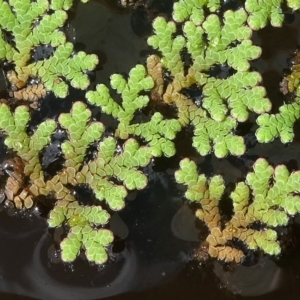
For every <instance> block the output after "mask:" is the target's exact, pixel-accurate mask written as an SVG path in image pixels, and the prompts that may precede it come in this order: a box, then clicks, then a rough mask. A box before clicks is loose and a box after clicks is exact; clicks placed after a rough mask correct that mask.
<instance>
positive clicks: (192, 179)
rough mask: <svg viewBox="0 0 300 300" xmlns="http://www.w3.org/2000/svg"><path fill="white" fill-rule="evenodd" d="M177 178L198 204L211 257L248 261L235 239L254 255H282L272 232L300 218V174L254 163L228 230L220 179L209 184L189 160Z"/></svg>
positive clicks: (236, 195) (239, 190)
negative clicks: (222, 207) (253, 252)
mask: <svg viewBox="0 0 300 300" xmlns="http://www.w3.org/2000/svg"><path fill="white" fill-rule="evenodd" d="M175 178H176V180H177V182H178V183H181V184H184V185H186V186H187V191H186V193H185V197H186V198H187V199H188V200H190V201H193V202H196V203H198V204H199V207H200V208H199V209H198V210H197V211H196V216H197V217H198V218H199V219H200V220H202V221H203V222H205V224H206V225H207V227H208V229H209V235H208V236H207V238H206V241H207V242H208V245H209V246H208V254H209V255H210V256H211V257H215V258H219V259H221V260H225V261H235V262H240V261H241V260H242V259H243V257H244V256H245V253H244V252H243V251H242V250H240V249H238V248H236V247H234V245H235V244H234V240H235V239H239V240H241V241H243V242H244V243H245V244H246V245H247V247H248V248H249V249H252V250H256V249H261V250H262V251H263V252H265V253H267V254H270V255H277V254H279V253H280V251H281V249H280V245H279V243H278V242H277V233H276V231H275V230H274V229H272V228H275V227H277V226H284V225H287V223H288V220H289V218H290V216H293V215H295V214H296V213H299V212H300V171H297V172H293V173H289V171H288V170H287V168H286V167H285V166H284V165H279V166H277V167H276V168H275V169H274V168H273V167H272V166H270V165H269V164H268V162H267V161H266V160H265V159H262V158H261V159H258V160H257V161H256V162H255V163H254V165H253V172H250V173H248V175H247V177H246V181H245V182H240V183H238V184H237V185H236V187H235V190H234V191H233V192H232V193H231V194H230V198H231V199H232V202H233V214H232V217H231V219H230V220H229V221H228V222H226V223H225V224H224V222H223V220H222V216H221V213H220V210H219V203H220V200H221V198H222V196H223V194H224V190H225V184H224V180H223V178H222V177H221V176H213V177H212V178H210V179H208V178H206V177H205V175H203V174H200V175H199V174H198V172H197V166H196V164H195V163H194V162H193V161H191V160H189V159H184V160H182V161H181V162H180V169H179V170H178V171H177V172H176V173H175ZM253 224H256V225H257V224H261V229H254V228H255V227H253V226H252V225H253ZM256 228H257V226H256Z"/></svg>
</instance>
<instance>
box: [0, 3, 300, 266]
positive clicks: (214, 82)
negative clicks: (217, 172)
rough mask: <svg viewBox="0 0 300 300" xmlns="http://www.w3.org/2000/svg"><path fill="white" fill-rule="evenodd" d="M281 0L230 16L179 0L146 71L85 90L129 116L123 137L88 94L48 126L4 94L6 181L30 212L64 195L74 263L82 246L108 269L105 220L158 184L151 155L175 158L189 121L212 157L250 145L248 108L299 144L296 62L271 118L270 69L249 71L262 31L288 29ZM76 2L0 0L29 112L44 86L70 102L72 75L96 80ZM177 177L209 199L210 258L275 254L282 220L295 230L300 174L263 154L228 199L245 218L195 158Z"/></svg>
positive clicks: (159, 27) (4, 49)
mask: <svg viewBox="0 0 300 300" xmlns="http://www.w3.org/2000/svg"><path fill="white" fill-rule="evenodd" d="M82 2H87V1H85V0H82ZM123 2H124V1H123ZM129 2H130V3H131V2H132V3H133V2H135V1H129ZM129 2H128V3H129ZM124 3H125V2H124ZM281 3H282V1H281V0H274V1H263V0H246V1H245V5H244V7H240V8H238V9H236V10H234V11H233V10H225V11H223V10H222V9H220V8H221V6H222V4H221V1H219V0H203V1H198V0H180V1H177V2H175V3H174V7H173V8H174V9H173V14H172V20H170V21H168V20H166V19H165V18H164V17H161V16H159V17H157V18H156V19H155V20H154V22H153V31H154V32H153V35H152V36H150V37H149V39H148V44H149V45H150V46H151V47H152V48H154V49H155V50H156V52H158V53H160V55H150V56H149V57H148V58H147V66H146V67H144V66H143V65H140V64H138V65H136V66H135V67H133V68H132V69H131V70H130V72H129V74H128V77H125V76H123V75H120V74H113V75H111V77H110V87H108V86H106V85H104V84H98V85H97V86H96V89H95V90H89V91H88V92H87V93H86V99H87V101H88V105H90V106H93V107H96V108H97V109H99V108H100V110H101V112H102V113H105V114H107V115H110V116H111V117H112V118H113V119H115V120H116V121H117V122H118V124H117V126H116V129H115V131H114V134H113V135H110V136H107V133H106V132H105V127H104V125H103V124H102V123H100V122H98V121H97V120H96V119H92V112H91V110H90V108H88V106H87V104H85V103H83V102H80V101H77V102H75V103H73V105H72V109H71V111H70V112H69V113H61V114H60V115H59V117H58V119H57V120H44V121H43V122H42V123H41V124H39V125H38V126H36V128H34V129H32V128H31V127H30V129H29V130H28V129H27V127H28V126H29V125H28V124H29V122H30V117H31V115H30V109H29V107H28V106H25V105H22V106H18V107H17V108H15V106H14V105H10V104H11V103H10V102H7V101H5V100H3V101H2V102H3V103H1V104H0V130H1V131H2V132H3V133H4V135H5V136H6V137H5V145H6V146H7V147H8V148H9V149H11V153H10V155H11V157H12V158H9V159H7V160H5V162H4V163H3V164H2V165H3V166H2V168H3V169H4V170H5V172H6V174H7V175H8V178H7V181H6V185H5V194H6V198H7V201H6V204H10V205H11V204H13V205H15V207H16V208H19V209H20V208H31V207H34V206H35V205H36V202H37V201H39V200H40V201H44V200H47V201H45V202H49V201H50V202H52V206H53V207H51V211H50V213H49V218H48V223H49V226H50V227H58V226H64V228H67V230H68V233H67V236H66V237H65V238H64V240H63V241H62V242H61V257H62V260H63V261H65V262H72V261H74V260H75V258H76V257H77V256H78V255H79V253H80V251H81V250H84V251H85V254H86V257H87V259H88V260H89V261H91V262H94V263H96V264H102V263H104V262H106V261H107V259H108V254H107V252H108V247H109V245H110V244H111V243H112V242H113V239H114V237H113V232H112V231H111V230H110V229H109V228H108V227H107V225H108V224H109V219H110V213H113V211H119V210H121V209H122V208H123V207H124V205H125V198H126V196H127V192H128V190H135V189H137V190H140V189H143V188H145V187H146V186H147V183H148V180H147V177H146V175H145V174H144V173H143V172H142V171H143V170H142V168H143V167H145V166H147V165H148V164H149V162H150V161H151V159H152V158H153V157H159V156H165V157H171V156H173V155H175V153H176V145H175V142H174V140H175V138H176V135H177V133H178V132H180V131H181V130H182V129H183V128H187V127H191V128H192V129H193V137H192V144H193V146H194V148H195V149H196V150H197V151H198V153H199V154H200V155H202V156H204V155H207V154H209V153H211V152H214V154H215V155H216V157H218V158H224V157H226V156H227V155H229V154H231V155H237V156H240V155H243V154H244V153H245V151H246V145H245V143H244V139H243V137H242V136H238V135H236V129H237V126H238V124H239V123H242V122H246V121H247V120H248V119H249V117H250V114H253V115H259V116H258V118H257V123H258V125H259V129H258V130H257V132H256V136H257V139H258V141H259V142H269V141H272V140H273V139H274V138H276V137H280V138H281V141H282V142H284V143H286V142H289V141H290V140H292V138H293V125H294V122H295V121H296V120H297V119H299V117H300V106H299V103H298V102H299V97H298V95H297V93H298V89H299V78H298V77H299V76H298V71H299V70H298V63H296V62H295V64H294V66H293V70H292V74H291V75H290V76H288V77H287V78H286V84H287V86H288V89H289V92H295V93H296V97H295V99H294V101H293V103H289V104H284V105H283V106H282V107H281V108H280V112H279V113H278V114H275V115H274V114H270V113H269V112H270V110H271V102H270V100H269V99H268V98H267V97H266V91H265V89H264V87H263V86H262V85H261V82H262V78H261V76H260V74H259V73H258V72H255V71H252V70H251V69H250V62H251V61H252V60H255V59H257V58H258V57H259V56H260V55H261V51H262V50H261V48H260V47H258V46H256V45H254V44H253V43H252V40H251V35H252V31H253V30H258V29H260V28H263V27H265V26H266V25H267V24H268V22H270V23H271V25H273V26H281V24H282V22H283V16H284V15H283V11H282V9H281ZM72 4H73V0H52V1H50V0H49V1H47V0H37V1H30V0H25V1H21V0H10V1H1V0H0V15H1V16H3V17H2V18H1V19H0V61H1V62H6V63H7V64H6V65H7V70H8V72H7V74H6V76H7V79H8V82H9V85H10V86H9V87H8V88H11V87H12V90H13V97H14V98H15V99H20V100H25V101H24V102H25V104H27V103H28V102H26V101H28V100H29V105H30V106H31V107H34V108H35V107H36V104H35V102H36V101H38V100H39V99H40V98H42V97H44V96H45V95H46V92H53V93H54V94H55V96H58V97H61V98H63V97H65V96H66V95H67V93H68V84H67V83H68V82H69V83H70V84H71V85H72V86H73V87H75V88H80V89H83V90H85V89H87V87H88V86H89V78H88V76H87V74H86V73H87V71H90V70H93V69H94V68H95V65H96V64H97V63H98V58H97V57H96V56H95V55H87V54H86V53H84V52H81V51H80V52H78V53H76V52H75V51H74V47H73V45H72V44H71V43H70V42H67V40H66V36H65V34H64V32H63V26H64V24H65V22H66V19H67V13H66V11H67V10H69V9H70V7H71V6H72ZM287 5H288V6H289V7H290V8H291V9H294V10H295V9H298V8H299V6H300V4H299V3H298V2H297V1H292V0H288V1H287ZM220 14H221V16H222V17H220ZM39 47H48V48H49V49H50V50H51V51H50V52H51V54H50V55H49V56H47V57H44V58H42V59H35V56H34V55H33V52H34V51H37V50H38V48H39ZM7 70H6V71H7ZM115 92H116V93H117V95H116V97H114V98H115V99H114V98H113V96H112V95H114V94H115ZM30 101H33V102H34V103H33V104H32V103H30ZM151 101H157V102H161V103H163V104H164V107H167V108H169V109H170V111H171V113H170V114H169V113H166V114H165V111H159V106H157V107H156V110H155V111H154V112H153V114H151V115H150V116H148V115H147V114H145V112H146V111H147V109H148V108H149V104H151V103H150V102H151ZM5 103H6V104H5ZM157 108H158V109H157ZM173 108H175V110H174V109H173ZM168 112H169V111H168ZM57 128H59V130H63V131H65V133H66V135H67V138H66V139H65V140H64V141H63V142H61V144H60V147H61V155H62V157H63V159H64V164H63V166H62V167H60V169H59V170H56V171H57V173H56V174H54V175H50V174H48V173H47V172H46V170H45V169H43V167H42V165H41V163H40V158H41V153H43V151H44V150H45V148H46V147H47V146H48V145H49V144H50V142H51V139H52V137H53V135H54V133H55V132H56V130H57ZM91 145H93V147H92V148H93V149H94V148H95V149H94V151H92V152H93V153H90V152H91V148H90V147H91ZM96 145H97V149H96ZM175 178H176V180H177V182H178V183H181V184H184V185H186V186H187V192H186V194H185V195H186V198H187V199H188V200H190V201H193V202H196V203H197V205H199V209H198V210H197V212H196V215H197V217H198V218H199V219H200V220H202V221H203V222H205V224H206V225H207V227H208V229H209V235H208V237H207V239H206V246H207V253H208V254H209V255H210V256H211V257H215V258H219V259H222V260H227V261H235V262H240V261H241V260H242V259H243V257H244V256H245V254H246V253H245V249H239V247H238V244H239V243H237V240H240V241H242V242H243V243H244V244H245V245H246V246H247V247H248V248H249V249H252V250H257V249H261V250H262V251H263V252H265V253H267V254H271V255H277V254H278V253H280V245H279V243H278V242H277V234H276V231H275V230H274V228H275V227H277V226H282V225H286V224H287V222H288V220H289V218H290V217H291V216H293V215H295V214H296V213H298V212H299V211H300V199H299V193H300V173H299V171H298V172H294V173H291V174H290V173H289V172H288V170H287V168H286V167H285V166H283V165H280V166H278V167H276V168H275V169H274V168H273V167H271V166H270V165H269V164H268V162H267V161H266V160H264V159H262V158H261V159H258V160H257V161H256V162H255V164H254V166H253V172H251V173H249V174H248V175H247V178H246V181H245V182H240V183H238V184H237V185H236V188H235V190H234V191H233V192H232V193H231V194H230V198H231V199H232V202H233V213H232V216H230V220H229V221H227V222H225V221H224V218H223V216H221V213H220V209H219V204H220V201H221V198H222V197H224V196H223V195H224V190H225V184H224V180H223V178H222V177H221V176H213V177H212V178H210V179H208V178H206V177H205V176H204V175H202V174H200V175H199V174H198V173H197V168H196V165H195V163H194V162H192V161H191V160H190V159H188V158H185V159H183V160H182V161H181V163H180V169H179V170H178V171H177V172H176V173H175ZM78 187H85V188H89V189H90V190H91V191H92V193H93V195H92V196H91V198H92V199H90V200H91V201H87V203H90V202H93V203H92V205H88V204H87V203H85V202H84V203H81V201H79V197H78V196H77V195H76V192H75V190H76V189H77V188H78ZM104 202H105V203H104Z"/></svg>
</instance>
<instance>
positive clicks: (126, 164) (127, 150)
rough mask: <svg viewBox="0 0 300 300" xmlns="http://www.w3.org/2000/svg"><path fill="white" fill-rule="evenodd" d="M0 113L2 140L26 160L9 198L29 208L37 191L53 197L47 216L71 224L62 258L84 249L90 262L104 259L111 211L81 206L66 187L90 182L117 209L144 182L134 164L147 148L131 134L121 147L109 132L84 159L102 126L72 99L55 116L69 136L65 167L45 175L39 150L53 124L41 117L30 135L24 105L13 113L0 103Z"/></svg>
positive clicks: (143, 160) (141, 162)
mask: <svg viewBox="0 0 300 300" xmlns="http://www.w3.org/2000/svg"><path fill="white" fill-rule="evenodd" d="M0 114H1V116H2V119H1V122H0V128H1V130H3V131H4V133H5V134H7V138H6V139H5V144H6V145H7V146H8V147H9V148H11V149H13V150H15V151H16V152H17V155H18V157H20V158H21V160H22V165H24V176H23V175H22V176H21V177H20V178H21V181H18V182H17V183H18V185H17V188H16V190H14V192H13V193H12V194H11V193H10V194H9V195H10V199H8V200H11V201H14V202H15V204H16V206H17V207H21V206H22V205H21V203H22V201H23V202H24V203H25V206H26V207H27V208H29V207H31V206H32V205H33V204H34V202H35V201H36V199H37V198H38V197H39V196H44V197H48V196H52V197H53V198H55V199H57V201H56V204H55V207H54V209H53V210H52V211H51V212H50V215H49V225H50V227H56V226H61V225H62V224H67V225H68V226H69V227H70V232H69V234H68V236H67V238H66V239H65V240H64V241H63V242H62V245H61V248H62V259H63V260H64V261H73V260H74V259H75V258H76V256H77V255H78V253H79V251H80V249H81V248H83V249H85V251H86V255H87V258H88V259H89V260H90V261H94V262H95V263H104V262H105V261H106V260H107V254H106V250H105V247H106V246H107V245H108V244H110V243H111V242H112V241H113V235H112V233H111V232H110V231H109V230H107V229H101V228H100V229H99V228H98V227H99V226H103V225H105V224H106V223H107V222H108V219H109V214H108V213H107V211H105V210H103V209H102V208H101V207H100V205H98V206H92V207H89V206H82V205H79V203H78V201H77V200H76V197H75V196H74V195H72V193H70V189H71V190H72V187H75V186H78V185H83V184H84V185H86V186H89V187H90V188H91V189H92V191H93V192H94V194H95V197H96V199H98V200H102V201H103V200H104V201H106V202H107V204H108V206H109V207H110V208H111V209H112V210H120V209H122V208H123V207H124V205H125V202H124V199H125V197H126V196H127V190H135V189H142V188H144V187H145V186H146V185H147V182H148V180H147V177H146V175H144V174H143V173H142V172H141V171H140V170H138V168H140V167H143V166H146V165H147V164H148V163H149V162H150V159H151V158H152V153H151V149H150V148H149V147H140V146H139V144H138V142H137V141H135V140H134V139H128V140H127V141H126V142H125V143H124V145H123V149H121V148H120V147H118V145H117V142H116V140H115V139H114V138H113V137H107V138H104V139H103V140H102V141H101V142H100V143H99V146H98V150H97V153H96V154H95V157H94V159H92V160H90V161H88V162H86V163H85V162H84V158H85V155H86V152H87V149H88V147H89V146H90V145H91V144H92V143H94V142H99V140H100V139H101V137H102V135H103V133H104V126H103V125H102V124H101V123H100V122H90V118H91V111H90V110H89V109H88V108H87V107H86V105H85V104H84V103H82V102H75V103H74V104H73V107H72V110H71V112H70V113H63V114H61V115H60V116H59V119H58V120H59V123H60V125H61V126H62V127H63V128H64V129H65V130H66V131H67V134H68V140H66V141H64V142H63V143H62V145H61V149H62V154H63V155H64V158H65V164H64V167H63V169H62V170H61V171H60V172H59V173H58V174H57V175H55V176H54V177H52V178H51V179H49V180H46V179H45V176H44V172H43V170H42V167H41V165H40V163H39V154H40V152H41V150H42V149H43V148H44V147H45V146H46V145H47V144H49V143H50V137H51V135H52V134H53V132H54V131H55V129H56V123H55V122H54V121H52V120H49V121H44V122H43V123H41V124H40V125H39V126H38V128H37V129H36V130H35V132H34V134H33V135H32V136H30V137H29V136H28V135H27V133H26V126H27V123H28V121H29V117H30V116H29V112H28V108H27V107H25V106H19V107H17V108H16V111H15V113H14V114H12V113H11V111H10V109H9V107H8V106H7V105H5V104H1V105H0ZM16 175H17V176H18V173H16ZM25 177H27V178H28V179H27V180H25V179H26V178H25ZM9 179H10V178H9ZM113 179H114V180H113ZM117 182H119V183H117ZM122 183H123V185H122ZM9 184H11V182H10V181H9ZM20 205H21V206H20Z"/></svg>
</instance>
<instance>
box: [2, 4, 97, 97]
mask: <svg viewBox="0 0 300 300" xmlns="http://www.w3.org/2000/svg"><path fill="white" fill-rule="evenodd" d="M73 2H74V1H73V0H67V1H64V0H55V1H48V0H37V1H31V0H10V1H3V0H1V1H0V15H1V19H0V62H1V61H6V62H9V63H13V64H14V70H15V72H16V74H17V78H18V79H19V81H21V82H23V83H24V84H26V83H27V82H28V80H29V79H31V78H37V79H39V80H40V81H41V82H42V83H43V84H44V85H45V88H46V90H48V91H52V92H54V94H55V95H56V96H58V97H61V98H64V97H65V96H66V95H67V94H68V85H67V82H70V84H71V85H72V86H73V87H75V88H78V89H83V90H84V89H86V88H87V87H88V85H89V83H90V82H89V78H88V76H87V74H86V72H87V71H92V70H93V69H94V68H95V66H96V65H97V64H98V58H97V56H96V55H94V54H92V55H87V54H86V53H84V52H82V51H80V52H78V53H75V52H74V49H73V45H72V44H71V43H69V42H67V41H66V36H65V34H64V33H63V31H62V30H61V29H62V27H63V26H64V24H65V22H66V20H67V17H68V15H67V13H66V11H65V10H68V9H69V8H70V7H71V5H72V4H73ZM83 2H87V1H83ZM10 35H11V36H12V38H11V37H10ZM43 45H50V46H52V47H53V48H54V55H53V56H51V57H49V58H48V59H43V60H39V61H35V62H30V61H31V56H32V51H33V50H34V49H36V48H37V47H38V46H43Z"/></svg>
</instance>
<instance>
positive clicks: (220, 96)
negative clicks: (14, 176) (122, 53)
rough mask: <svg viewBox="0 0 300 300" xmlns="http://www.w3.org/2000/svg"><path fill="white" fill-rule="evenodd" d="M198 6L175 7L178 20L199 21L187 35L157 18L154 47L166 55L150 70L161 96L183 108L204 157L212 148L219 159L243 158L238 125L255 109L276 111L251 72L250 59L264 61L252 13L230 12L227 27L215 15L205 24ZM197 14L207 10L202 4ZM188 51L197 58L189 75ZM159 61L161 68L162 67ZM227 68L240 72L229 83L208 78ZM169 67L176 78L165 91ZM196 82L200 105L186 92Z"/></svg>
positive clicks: (182, 119)
mask: <svg viewBox="0 0 300 300" xmlns="http://www.w3.org/2000/svg"><path fill="white" fill-rule="evenodd" d="M192 3H193V2H192V1H181V2H178V5H177V6H174V13H173V18H174V20H177V21H184V20H186V19H188V18H190V20H194V19H197V20H198V21H197V22H196V21H195V22H194V21H186V22H185V24H184V25H183V33H184V36H182V35H176V26H175V23H174V22H173V21H170V22H167V21H166V20H165V19H164V18H163V17H158V18H156V19H155V21H154V23H153V28H154V35H153V36H151V37H150V38H149V39H148V43H149V45H150V46H152V47H153V48H155V49H158V50H159V51H160V52H161V53H162V58H161V59H159V58H158V57H157V56H151V57H149V58H148V63H147V66H148V69H149V71H148V72H149V74H150V75H151V76H152V77H153V80H154V82H155V84H156V87H155V91H156V95H157V94H159V95H160V97H161V98H162V99H163V100H164V101H165V102H166V103H169V104H175V105H176V106H177V109H178V117H179V121H180V123H181V125H182V126H186V125H188V124H192V125H193V126H194V128H195V130H194V137H193V146H194V147H195V148H196V149H197V151H198V152H199V153H200V154H201V155H206V154H208V153H209V152H210V151H211V150H213V151H214V152H215V154H216V156H217V157H224V156H226V155H227V154H228V153H231V154H233V155H241V154H243V153H244V151H245V145H244V142H243V138H241V137H238V136H235V135H234V134H233V131H234V130H235V128H236V126H237V122H244V121H246V120H247V119H248V116H249V112H250V111H254V112H256V113H258V114H262V113H264V112H268V111H269V110H270V109H271V104H270V101H269V100H268V99H267V98H266V97H265V94H266V92H265V89H264V88H263V87H261V86H258V85H259V83H260V81H261V77H260V75H259V74H258V73H256V72H249V71H248V69H249V66H250V65H249V60H252V59H255V58H257V57H259V56H260V54H261V49H260V48H259V47H257V46H254V45H252V42H251V40H250V36H251V29H250V28H249V27H247V26H246V21H247V14H246V12H245V11H244V10H243V9H239V10H237V11H235V12H233V11H226V12H225V13H224V22H223V25H221V22H220V20H219V17H218V16H217V15H215V14H211V15H209V16H208V17H207V18H203V20H201V21H199V17H196V16H195V12H196V10H191V9H190V6H191V5H192ZM196 7H197V5H196ZM181 10H182V11H183V12H182V14H181V13H180V12H181ZM197 10H202V5H201V4H199V7H198V8H197ZM192 15H193V16H194V17H191V16H192ZM174 35H175V37H174ZM204 35H206V36H207V39H206V40H207V41H205V39H204V38H203V37H204ZM184 48H186V49H187V51H188V52H189V54H190V55H191V58H192V62H191V64H190V67H189V69H188V71H187V72H186V71H185V70H184V64H183V60H182V51H183V50H184ZM159 61H160V62H161V67H159V68H157V67H156V66H157V65H158V64H159ZM154 62H155V63H154ZM224 64H227V65H229V66H230V67H232V68H234V69H236V70H237V72H236V74H234V75H232V76H230V77H228V78H225V79H218V78H215V77H209V76H208V74H207V72H208V71H209V70H210V69H211V68H212V67H213V66H215V65H224ZM151 68H152V69H151ZM153 68H156V69H155V71H154V69H153ZM163 68H165V69H166V70H167V71H169V72H171V74H172V79H173V81H172V82H171V83H170V84H169V85H168V86H167V88H166V89H165V91H164V89H163V87H162V81H161V79H160V78H162V73H163ZM194 84H196V85H197V86H198V87H199V89H200V90H201V91H202V97H201V101H200V103H199V104H200V105H199V104H198V105H196V104H195V103H194V102H193V101H192V100H191V99H189V97H188V96H185V95H183V91H185V90H186V89H188V88H189V87H191V86H192V85H194ZM228 114H230V116H229V115H228Z"/></svg>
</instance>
